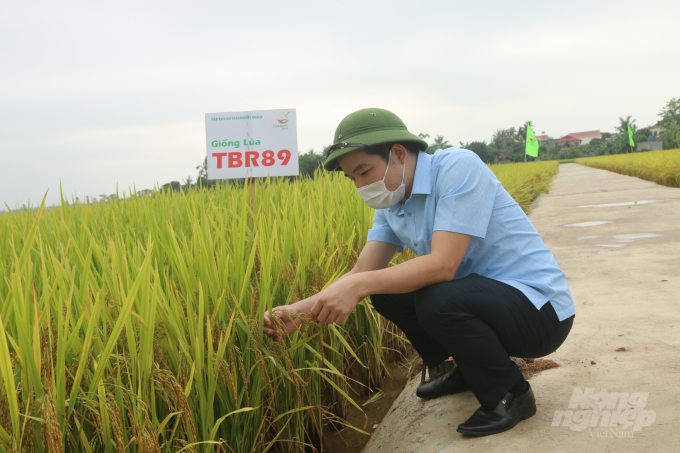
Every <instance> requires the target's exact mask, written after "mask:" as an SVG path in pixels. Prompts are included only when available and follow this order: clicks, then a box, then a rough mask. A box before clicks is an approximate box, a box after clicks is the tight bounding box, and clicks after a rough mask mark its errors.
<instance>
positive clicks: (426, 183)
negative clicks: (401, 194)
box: [387, 151, 432, 215]
mask: <svg viewBox="0 0 680 453" xmlns="http://www.w3.org/2000/svg"><path fill="white" fill-rule="evenodd" d="M431 173H432V156H431V155H430V154H427V153H424V152H422V151H418V161H417V162H416V172H415V174H414V175H413V187H412V188H411V196H413V195H414V194H423V195H429V194H430V193H432V188H431V187H430V176H431ZM409 200H410V198H409ZM404 203H405V202H404V201H400V202H399V203H397V204H395V205H394V206H392V207H391V208H387V210H388V211H389V213H390V214H392V215H400V214H403V211H404Z"/></svg>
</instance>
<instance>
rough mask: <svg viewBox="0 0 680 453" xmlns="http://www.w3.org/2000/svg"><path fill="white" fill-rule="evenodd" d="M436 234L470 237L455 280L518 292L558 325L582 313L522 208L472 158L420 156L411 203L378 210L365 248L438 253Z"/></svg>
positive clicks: (459, 153)
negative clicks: (372, 244)
mask: <svg viewBox="0 0 680 453" xmlns="http://www.w3.org/2000/svg"><path fill="white" fill-rule="evenodd" d="M435 231H452V232H454V233H462V234H468V235H470V236H472V240H471V241H470V245H469V246H468V248H467V251H466V252H465V256H464V257H463V260H462V261H461V263H460V266H459V267H458V271H457V272H456V275H455V277H454V280H455V279H459V278H463V277H466V276H468V275H470V274H473V273H475V274H479V275H482V276H484V277H488V278H491V279H494V280H498V281H500V282H503V283H506V284H508V285H510V286H513V287H515V288H517V289H519V290H520V291H522V292H523V293H524V295H525V296H527V298H528V299H529V300H530V301H531V302H532V303H533V304H534V305H535V306H536V308H538V309H540V308H541V307H542V306H543V305H544V304H545V303H546V302H548V301H549V302H550V303H551V304H552V306H553V308H554V309H555V312H556V313H557V316H558V318H559V320H560V321H563V320H564V319H566V318H568V317H570V316H572V315H573V314H574V313H575V312H576V309H575V307H574V301H573V300H572V298H571V293H570V292H569V286H568V285H567V278H566V276H565V275H564V272H562V270H560V268H559V266H558V265H557V262H556V261H555V258H554V257H553V255H552V253H550V250H548V248H547V247H546V246H545V244H544V243H543V240H542V239H541V236H540V234H538V232H537V231H536V229H535V228H534V226H533V225H532V224H531V221H530V220H529V218H528V217H527V216H526V214H525V213H524V211H523V210H522V208H520V206H519V205H518V204H517V202H516V201H515V200H514V199H513V198H512V197H511V196H510V194H509V193H508V192H507V191H506V190H505V188H504V187H503V185H502V184H501V182H500V181H499V180H498V179H497V178H496V175H494V174H493V172H492V171H491V169H490V168H489V167H488V166H486V165H485V164H484V163H483V162H482V161H481V159H480V158H479V157H478V156H477V155H476V154H475V153H473V152H471V151H468V150H464V149H460V148H448V149H445V150H441V149H440V150H438V151H437V152H435V153H434V155H430V154H427V153H424V152H422V151H421V152H419V154H418V162H417V164H416V172H415V177H414V180H413V189H412V190H411V197H410V198H409V199H408V200H406V201H402V202H399V203H398V204H396V205H395V206H392V207H391V208H389V209H376V211H375V216H374V218H373V228H372V229H370V230H368V238H367V241H380V242H387V243H390V244H394V245H398V246H399V252H402V251H403V250H404V247H408V248H410V249H411V250H413V251H414V252H415V253H416V254H418V255H419V256H422V255H428V254H430V253H432V248H431V241H432V234H433V233H434V232H435Z"/></svg>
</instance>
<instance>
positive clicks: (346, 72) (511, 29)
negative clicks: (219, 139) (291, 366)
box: [0, 0, 680, 208]
mask: <svg viewBox="0 0 680 453" xmlns="http://www.w3.org/2000/svg"><path fill="white" fill-rule="evenodd" d="M0 5H1V10H2V14H1V15H0V204H2V202H6V203H7V204H8V205H9V206H10V207H11V208H14V207H15V206H17V205H18V206H20V205H21V204H24V203H26V204H27V203H28V201H29V200H30V201H31V202H32V203H35V202H37V201H39V200H40V199H42V196H43V195H44V194H45V192H46V191H47V190H48V189H49V193H48V196H47V202H48V204H53V203H58V200H59V181H60V180H61V183H62V185H63V189H64V193H65V194H66V195H69V196H71V195H74V194H76V193H77V195H78V196H79V197H80V198H81V199H82V198H84V197H85V196H86V195H95V196H99V195H100V194H111V193H114V192H115V190H116V184H117V185H118V188H119V190H121V191H122V190H126V191H127V188H128V187H131V186H132V185H133V184H134V185H136V187H137V189H138V190H139V189H143V188H152V187H153V186H154V184H156V183H158V184H161V185H162V184H164V183H166V182H169V181H172V180H183V179H184V178H186V177H187V176H188V175H192V176H193V177H195V176H196V170H195V167H196V166H197V165H199V164H200V163H201V162H202V160H203V158H204V156H205V154H206V144H205V124H204V114H205V113H208V112H231V111H243V110H260V109H278V108H295V109H297V121H298V144H299V151H301V152H305V151H307V150H309V149H311V148H313V149H314V150H316V151H320V150H321V149H322V148H323V146H325V145H327V144H329V143H331V141H332V136H333V132H334V131H335V128H336V126H337V124H338V123H339V122H340V120H342V118H343V117H344V116H345V115H347V114H349V113H351V112H353V111H355V110H358V109H360V108H365V107H381V108H386V109H388V110H392V111H393V112H395V113H397V115H399V116H400V117H401V118H402V119H403V120H404V122H405V123H406V125H407V127H408V128H409V130H410V131H412V132H414V133H416V134H417V133H419V132H423V133H429V134H430V135H435V134H443V135H444V136H445V138H446V139H447V140H448V141H449V142H451V143H454V144H458V142H459V141H462V142H468V141H473V140H487V141H488V140H489V139H490V138H491V135H492V133H493V131H494V130H496V129H498V128H508V127H513V126H514V127H517V126H519V125H520V124H521V123H522V122H524V121H527V120H531V121H533V124H534V130H535V131H536V133H537V134H538V133H542V132H543V131H545V133H547V134H549V135H551V136H553V137H558V136H561V135H564V134H566V133H568V132H577V131H582V130H591V129H601V130H602V131H612V130H613V128H614V125H616V124H618V117H619V116H627V115H632V116H633V118H635V119H636V120H637V123H636V124H638V125H639V126H647V125H651V124H653V123H655V122H656V121H657V120H658V116H657V115H658V112H659V110H660V109H661V108H662V107H663V105H664V104H665V103H666V102H667V101H668V100H670V99H671V98H673V97H678V96H680V82H679V80H680V38H679V37H678V33H677V27H678V18H679V17H680V2H678V1H676V0H666V1H653V0H651V1H650V0H648V1H645V2H640V1H620V0H619V1H597V0H590V1H574V0H572V1H569V2H546V1H541V2H538V1H536V2H507V1H501V0H498V1H475V2H471V1H470V2H457V1H442V2H428V1H408V2H405V1H389V2H388V1H379V2H378V1H367V0H363V1H347V0H345V1H342V2H325V1H313V2H312V1H309V2H299V1H294V0H277V1H240V2H236V1H184V2H177V1H168V0H166V1H163V2H151V1H139V0H137V1H134V2H126V1H116V2H92V1H87V2H68V1H61V0H60V1H49V2H33V1H21V2H19V1H15V0H11V1H10V0H3V1H1V2H0Z"/></svg>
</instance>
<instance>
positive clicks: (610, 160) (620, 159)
mask: <svg viewBox="0 0 680 453" xmlns="http://www.w3.org/2000/svg"><path fill="white" fill-rule="evenodd" d="M576 162H577V163H579V164H581V165H585V166H588V167H593V168H599V169H602V170H609V171H613V172H616V173H621V174H622V175H628V176H635V177H637V178H641V179H646V180H647V181H653V182H655V183H657V184H662V185H664V186H669V187H680V149H670V150H666V151H647V152H639V153H631V154H616V155H613V156H598V157H585V158H581V159H576Z"/></svg>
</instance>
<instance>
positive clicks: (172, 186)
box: [109, 181, 182, 198]
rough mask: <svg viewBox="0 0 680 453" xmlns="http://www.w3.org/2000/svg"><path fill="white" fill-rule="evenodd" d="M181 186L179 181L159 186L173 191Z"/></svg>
mask: <svg viewBox="0 0 680 453" xmlns="http://www.w3.org/2000/svg"><path fill="white" fill-rule="evenodd" d="M181 188H182V185H181V184H180V183H179V181H170V182H169V183H167V184H163V185H162V186H161V189H165V190H172V191H174V192H177V191H178V190H180V189H181ZM112 196H113V195H112ZM109 198H111V197H109Z"/></svg>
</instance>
